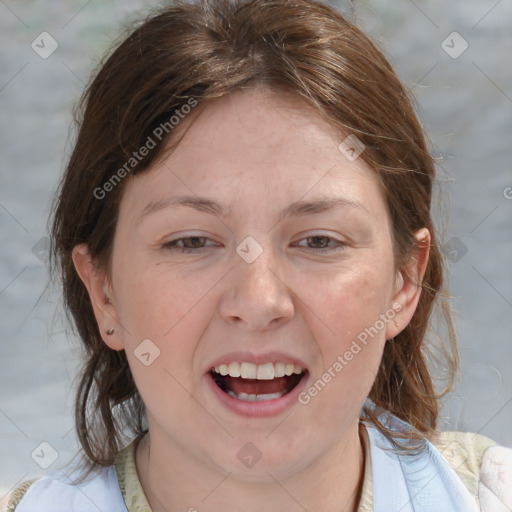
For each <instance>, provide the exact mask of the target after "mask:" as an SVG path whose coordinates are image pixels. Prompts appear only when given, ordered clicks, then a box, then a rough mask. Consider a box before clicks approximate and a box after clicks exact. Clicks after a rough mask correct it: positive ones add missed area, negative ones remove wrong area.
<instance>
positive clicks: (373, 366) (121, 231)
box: [95, 89, 416, 479]
mask: <svg viewBox="0 0 512 512" xmlns="http://www.w3.org/2000/svg"><path fill="white" fill-rule="evenodd" d="M181 122H182V123H183V126H185V123H187V119H185V120H184V121H181ZM342 141H343V138H341V139H339V138H337V137H336V136H334V134H333V132H332V130H330V129H329V128H328V126H327V125H326V124H324V123H323V122H322V120H321V119H320V118H319V117H318V115H317V114H316V113H314V112H313V111H311V110H309V109H308V108H307V107H306V105H305V104H304V103H302V100H300V99H297V98H293V97H290V96H284V95H283V94H280V93H275V92H274V93H263V92H261V91H259V90H256V89H255V90H252V91H248V92H247V91H246V92H238V93H236V94H234V95H232V96H230V97H224V98H221V99H220V100H217V101H215V102H213V103H210V104H209V105H208V106H207V107H206V108H205V110H204V111H203V112H202V113H201V115H200V116H199V117H198V118H197V120H196V121H195V122H194V123H193V124H192V125H191V127H190V129H189V131H188V132H187V134H186V135H185V137H184V138H183V140H182V142H181V143H180V144H179V146H178V147H177V149H176V150H175V151H174V153H172V154H171V155H170V156H168V157H166V158H165V159H163V160H161V161H160V162H159V163H157V164H155V165H154V167H153V168H152V169H151V170H149V171H148V172H145V173H142V174H140V175H138V176H135V177H130V180H129V182H128V183H126V189H125V191H124V195H123V198H122V201H121V205H120V215H119V219H118V222H117V229H116V234H115V240H114V248H113V257H112V275H111V280H110V281H109V282H106V281H105V285H104V288H103V289H104V290H105V294H107V295H108V296H109V297H110V298H111V299H112V303H113V304H112V305H109V304H107V303H106V301H104V298H102V297H99V294H97V295H98V296H97V297H96V302H102V301H103V302H102V305H101V308H98V306H97V305H95V311H96V314H97V318H98V322H99V324H100V327H101V329H102V331H103V332H104V331H105V330H106V329H108V328H110V327H114V328H115V329H116V330H115V334H114V335H112V336H104V339H105V341H106V342H107V343H108V344H109V345H110V346H111V347H112V348H114V349H124V350H126V355H127V357H128V360H129V363H130V367H131V370H132V372H133V375H134V378H135V381H136V384H137V387H138V389H139V391H140V394H141V396H142V398H143V400H144V402H145V404H146V407H147V411H148V419H149V425H150V435H151V436H152V439H153V438H154V439H160V440H165V443H167V445H168V446H174V447H176V450H179V451H180V453H184V454H187V456H190V457H192V458H194V459H196V460H198V461H199V462H201V464H203V465H204V464H206V465H208V466H211V467H215V468H217V469H221V470H222V471H223V472H232V473H235V474H238V475H240V476H241V477H245V478H248V479H251V478H264V477H267V476H268V473H267V471H269V472H271V473H272V475H274V476H275V477H276V478H277V477H278V476H281V477H286V476H287V475H290V474H293V472H297V471H300V470H301V469H304V468H307V467H308V466H310V465H311V464H313V463H314V462H315V461H316V460H318V459H319V458H320V457H321V456H322V455H324V454H326V453H328V452H329V450H331V449H332V448H333V447H334V446H336V445H340V443H341V442H342V440H343V439H344V436H346V433H347V432H348V431H349V430H350V431H351V432H353V431H354V430H353V427H354V425H357V421H358V417H359V412H360V409H361V406H362V404H363V402H364V400H365V398H366V397H367V395H368V393H369V390H370V388H371V386H372V383H373V381H374V379H375V376H376V373H377V369H378V366H379V363H380V358H381V354H382V350H383V347H384V344H385V342H386V339H388V338H391V337H393V336H394V335H396V334H397V333H398V332H399V331H400V330H401V329H403V327H404V326H405V325H406V323H407V322H408V321H409V319H410V317H411V316H412V312H413V311H414V307H415V304H416V302H415V301H414V300H413V299H411V295H410V294H409V295H408V298H406V291H407V290H406V287H407V284H406V285H404V284H403V281H400V280H396V279H395V277H396V276H395V273H394V265H393V250H392V242H391V235H390V221H389V218H388V213H387V209H386V204H385V201H384V197H383V194H382V191H381V190H380V188H379V184H378V181H377V177H376V174H375V172H374V171H373V170H372V169H370V168H369V167H368V165H367V164H366V163H365V162H364V161H363V159H362V158H356V159H355V160H353V158H347V156H351V157H352V152H351V151H350V150H349V151H348V152H347V151H345V152H342V151H340V149H338V146H339V144H340V142H342ZM185 198H186V199H185ZM398 303H399V304H400V305H398V306H397V304H398ZM393 305H395V307H394V308H393ZM100 310H101V311H100ZM398 310H400V312H399V313H397V311H398ZM105 312H106V313H105ZM397 325H398V326H400V327H398V326H397ZM240 363H241V364H240ZM212 368H216V369H217V371H216V372H215V370H214V371H212ZM226 372H229V373H228V375H219V373H220V374H226ZM286 372H288V373H291V372H294V373H292V374H291V375H289V376H288V375H284V376H283V373H286ZM240 373H242V375H241V376H239V375H240ZM276 374H277V375H276ZM273 375H274V378H272V376H273ZM255 377H256V378H255ZM315 383H316V386H315ZM293 386H295V387H293ZM351 429H352V430H351Z"/></svg>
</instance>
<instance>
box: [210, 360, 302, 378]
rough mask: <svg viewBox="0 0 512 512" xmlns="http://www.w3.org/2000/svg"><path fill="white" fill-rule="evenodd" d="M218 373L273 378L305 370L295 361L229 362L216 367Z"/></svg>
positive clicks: (232, 375)
mask: <svg viewBox="0 0 512 512" xmlns="http://www.w3.org/2000/svg"><path fill="white" fill-rule="evenodd" d="M214 370H215V372H216V373H220V375H222V376H226V375H229V376H230V377H242V379H258V380H272V379H273V378H274V377H284V376H285V375H286V376H289V375H292V374H293V373H297V374H300V373H302V372H303V371H304V369H303V368H301V367H300V366H295V365H294V364H293V363H275V364H274V363H265V364H254V363H229V364H221V365H219V366H216V367H215V368H214Z"/></svg>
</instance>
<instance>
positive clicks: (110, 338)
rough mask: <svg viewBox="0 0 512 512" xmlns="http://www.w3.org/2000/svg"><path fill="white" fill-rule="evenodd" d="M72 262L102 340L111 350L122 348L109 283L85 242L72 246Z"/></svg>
mask: <svg viewBox="0 0 512 512" xmlns="http://www.w3.org/2000/svg"><path fill="white" fill-rule="evenodd" d="M72 258H73V263H74V265H75V269H76V271H77V274H78V275H79V277H80V279H81V280H82V282H83V283H84V286H85V287H86V288H87V292H88V294H89V299H90V301H91V305H92V308H93V311H94V316H95V317H96V321H97V323H98V328H99V330H100V333H101V336H102V338H103V341H104V342H105V343H106V344H107V345H108V346H109V347H110V348H111V349H113V350H122V349H123V348H124V346H123V343H122V339H121V338H120V336H119V335H118V334H117V335H114V334H116V333H119V329H116V326H117V325H118V319H117V312H116V309H115V306H114V305H113V303H112V300H111V298H110V295H111V292H110V291H109V288H110V286H109V283H108V279H107V275H106V273H105V272H103V271H101V270H99V269H98V268H97V266H96V265H95V264H94V262H93V260H92V258H91V255H90V254H89V250H88V247H87V244H80V245H77V246H76V247H74V249H73V253H72Z"/></svg>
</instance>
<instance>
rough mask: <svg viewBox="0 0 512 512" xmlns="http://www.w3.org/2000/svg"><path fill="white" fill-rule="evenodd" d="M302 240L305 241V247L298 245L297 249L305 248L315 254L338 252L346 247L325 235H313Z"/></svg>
mask: <svg viewBox="0 0 512 512" xmlns="http://www.w3.org/2000/svg"><path fill="white" fill-rule="evenodd" d="M302 240H305V241H306V244H307V245H303V244H299V247H305V248H306V249H311V250H313V251H315V252H339V251H342V250H343V249H344V248H345V246H346V244H345V243H344V242H341V241H340V240H336V239H335V238H333V237H330V236H327V235H313V236H308V237H306V238H303V239H302Z"/></svg>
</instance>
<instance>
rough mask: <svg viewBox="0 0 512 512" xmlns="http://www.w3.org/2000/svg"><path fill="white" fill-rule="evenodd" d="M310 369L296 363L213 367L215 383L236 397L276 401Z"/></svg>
mask: <svg viewBox="0 0 512 512" xmlns="http://www.w3.org/2000/svg"><path fill="white" fill-rule="evenodd" d="M306 374H307V370H306V369H304V368H301V367H299V366H295V365H294V364H292V363H275V364H273V363H265V364H260V365H256V364H253V363H243V362H242V363H238V362H235V363H229V364H221V365H219V366H216V367H215V368H212V369H211V370H210V375H211V376H212V378H213V380H214V382H215V384H216V385H217V386H218V387H219V388H220V389H221V390H222V391H224V393H227V394H228V395H229V396H231V397H232V398H235V399H237V400H242V401H245V402H260V401H264V400H276V399H278V398H281V397H282V396H284V395H287V394H288V393H289V392H290V391H291V390H292V389H293V388H295V386H297V384H299V382H300V381H301V380H302V379H303V378H304V377H305V376H306Z"/></svg>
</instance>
